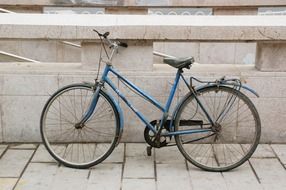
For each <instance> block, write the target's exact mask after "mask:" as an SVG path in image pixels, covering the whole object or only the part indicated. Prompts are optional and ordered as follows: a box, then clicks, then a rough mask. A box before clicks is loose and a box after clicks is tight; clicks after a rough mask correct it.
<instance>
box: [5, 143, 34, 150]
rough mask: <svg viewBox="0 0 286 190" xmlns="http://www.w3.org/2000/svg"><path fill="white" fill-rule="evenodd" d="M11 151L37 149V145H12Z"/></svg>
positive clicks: (10, 146)
mask: <svg viewBox="0 0 286 190" xmlns="http://www.w3.org/2000/svg"><path fill="white" fill-rule="evenodd" d="M9 148H10V149H36V148H37V145H36V144H11V145H9Z"/></svg>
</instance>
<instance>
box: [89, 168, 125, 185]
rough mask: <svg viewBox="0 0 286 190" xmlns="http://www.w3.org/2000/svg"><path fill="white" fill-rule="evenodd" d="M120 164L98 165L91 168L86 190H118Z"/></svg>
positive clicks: (120, 171)
mask: <svg viewBox="0 0 286 190" xmlns="http://www.w3.org/2000/svg"><path fill="white" fill-rule="evenodd" d="M121 173H122V164H100V165H97V166H95V167H94V168H92V170H91V173H90V177H89V180H88V185H87V190H94V189H104V190H119V189H120V186H121Z"/></svg>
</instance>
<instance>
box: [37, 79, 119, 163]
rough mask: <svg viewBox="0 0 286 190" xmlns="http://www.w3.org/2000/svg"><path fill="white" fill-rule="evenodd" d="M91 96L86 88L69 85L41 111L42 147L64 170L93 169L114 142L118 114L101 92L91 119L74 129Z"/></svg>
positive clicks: (55, 95)
mask: <svg viewBox="0 0 286 190" xmlns="http://www.w3.org/2000/svg"><path fill="white" fill-rule="evenodd" d="M93 94H94V90H93V89H92V88H91V87H90V86H88V85H84V84H75V85H69V86H67V87H64V88H62V89H60V90H59V91H57V92H56V93H55V94H54V95H52V96H51V97H50V99H49V100H48V101H47V103H46V105H45V107H44V109H43V112H42V116H41V123H40V127H41V135H42V139H43V142H44V145H45V146H46V148H47V150H48V151H49V153H50V154H51V155H52V156H53V157H54V158H55V159H56V160H57V161H59V162H60V163H62V164H63V165H65V166H68V167H72V168H88V167H91V166H93V165H96V164H98V163H100V162H102V161H103V160H104V159H106V158H107V156H109V155H110V154H111V152H112V151H113V149H114V148H115V145H116V143H117V141H118V138H119V133H120V129H119V114H118V112H117V109H116V107H115V106H114V104H113V102H112V100H111V99H110V97H109V96H108V95H107V94H106V93H105V92H104V91H100V94H99V99H98V102H97V105H96V108H95V110H94V112H93V115H92V116H91V117H90V118H89V119H88V121H87V122H85V123H84V125H82V126H79V125H77V123H78V122H79V121H80V120H81V118H82V117H83V115H84V113H86V111H87V110H88V108H89V105H90V103H91V101H92V98H93Z"/></svg>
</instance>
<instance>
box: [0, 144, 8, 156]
mask: <svg viewBox="0 0 286 190" xmlns="http://www.w3.org/2000/svg"><path fill="white" fill-rule="evenodd" d="M6 148H7V145H0V157H1V155H2V154H3V152H4V151H5V150H6Z"/></svg>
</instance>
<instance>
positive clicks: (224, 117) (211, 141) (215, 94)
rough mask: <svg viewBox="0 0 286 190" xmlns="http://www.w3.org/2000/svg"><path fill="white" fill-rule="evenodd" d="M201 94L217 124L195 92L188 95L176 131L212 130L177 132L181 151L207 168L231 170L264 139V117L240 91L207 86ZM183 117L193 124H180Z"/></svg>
mask: <svg viewBox="0 0 286 190" xmlns="http://www.w3.org/2000/svg"><path fill="white" fill-rule="evenodd" d="M197 97H198V99H199V100H200V102H201V103H202V105H203V107H204V109H205V110H206V111H207V112H208V114H209V115H210V117H211V118H212V120H213V121H214V124H213V125H212V124H211V123H210V122H209V120H208V119H207V116H206V114H205V113H204V112H203V110H202V108H201V107H200V106H199V105H198V103H197V101H196V99H195V96H194V95H193V94H189V95H187V96H186V97H185V99H184V100H183V101H182V103H181V105H180V107H179V108H178V111H177V115H176V118H175V131H180V130H192V129H210V131H209V132H203V133H193V134H185V135H177V136H175V140H176V143H177V146H178V148H179V150H180V152H181V153H182V154H183V155H184V157H185V158H186V159H187V160H188V161H190V162H191V163H192V164H194V165H195V166H197V167H199V168H201V169H204V170H207V171H228V170H231V169H233V168H236V167H238V166H240V165H241V164H243V163H244V162H245V161H246V160H248V159H249V158H250V156H251V155H252V154H253V152H254V151H255V149H256V147H257V145H258V143H259V139H260V134H261V126H260V125H261V124H260V118H259V115H258V112H257V110H256V109H255V107H254V105H253V103H252V102H251V100H250V99H249V98H248V97H247V96H246V95H244V94H243V93H241V92H240V91H238V90H235V89H233V88H229V87H225V86H210V87H206V88H203V89H201V90H199V91H198V92H197ZM180 120H190V121H192V122H190V123H192V124H189V125H180Z"/></svg>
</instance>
